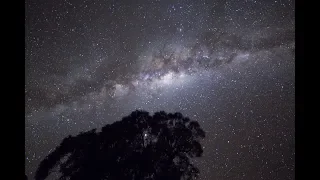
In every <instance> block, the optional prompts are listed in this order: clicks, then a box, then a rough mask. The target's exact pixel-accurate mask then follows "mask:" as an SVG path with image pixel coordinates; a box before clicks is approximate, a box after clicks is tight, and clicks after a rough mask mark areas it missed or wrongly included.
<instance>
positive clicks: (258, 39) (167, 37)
mask: <svg viewBox="0 0 320 180" xmlns="http://www.w3.org/2000/svg"><path fill="white" fill-rule="evenodd" d="M294 9H295V7H294V1H290V0H276V1H273V0H256V1H255V0H230V1H225V0H218V1H214V0H170V1H169V0H148V1H147V0H141V1H140V0H127V1H124V0H55V1H51V0H50V1H49V0H41V1H35V0H27V1H26V21H25V23H26V28H25V29H26V32H25V34H26V39H25V40H26V51H25V53H26V67H25V68H26V85H25V101H26V106H25V110H26V113H25V117H26V121H25V128H26V136H25V146H26V152H25V155H26V156H25V158H26V159H25V162H26V174H27V175H28V176H29V179H33V176H34V172H35V170H36V168H37V166H38V164H39V162H40V161H41V160H42V159H43V158H44V157H45V156H46V155H48V153H49V152H50V151H52V150H53V149H54V148H55V147H56V146H57V145H58V144H59V143H60V142H61V140H62V139H63V138H64V137H65V136H67V135H69V134H72V135H75V134H78V133H79V132H80V131H86V130H90V129H92V128H100V127H102V126H103V125H105V124H108V123H112V122H114V121H118V120H120V119H121V117H123V116H126V115H129V113H130V112H132V111H134V110H136V109H144V110H147V111H149V112H151V113H153V112H155V111H159V110H165V111H167V112H175V111H179V112H181V113H183V115H186V116H188V117H190V118H191V119H193V120H197V121H199V122H200V124H201V126H202V127H203V129H204V130H205V131H206V132H207V137H206V138H205V140H204V141H203V146H204V155H203V157H201V158H198V159H196V160H195V163H196V164H197V165H198V167H199V168H200V177H201V179H203V180H205V179H208V180H209V179H210V180H211V179H219V180H230V179H243V180H258V179H267V180H276V179H279V180H280V179H281V180H292V179H294V178H295V176H294V169H295V167H294V164H295V137H294V133H295V128H294V124H295V120H294V119H295V113H294V104H295V99H294V95H295V93H294V92H295V87H294V83H295V62H294V61H295V58H294V51H295V39H294V36H295V30H294V21H295V18H294Z"/></svg>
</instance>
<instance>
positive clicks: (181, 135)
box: [35, 111, 205, 180]
mask: <svg viewBox="0 0 320 180" xmlns="http://www.w3.org/2000/svg"><path fill="white" fill-rule="evenodd" d="M204 137H205V132H204V131H203V130H202V129H201V128H200V125H199V123H198V122H196V121H190V119H189V118H188V117H184V116H183V115H182V114H181V113H174V114H172V113H169V114H168V113H166V112H164V111H160V112H156V113H155V114H154V115H153V116H150V115H149V113H148V112H146V111H134V112H132V113H131V114H130V115H129V116H127V117H124V118H123V119H122V120H121V121H118V122H115V123H113V124H110V125H106V126H104V127H103V128H102V131H101V132H96V129H93V130H91V131H87V132H82V133H80V134H79V135H77V136H74V137H72V136H68V137H66V138H65V139H63V141H62V142H61V144H60V145H59V146H58V147H57V148H56V149H55V150H54V151H53V152H51V153H50V154H49V155H48V156H47V157H46V158H45V159H44V160H43V161H42V162H41V163H40V165H39V168H38V170H37V172H36V176H35V178H36V180H42V179H45V178H46V177H47V176H48V175H49V174H50V173H51V171H52V169H53V168H54V167H56V166H57V165H58V164H59V165H60V168H59V171H60V172H61V174H62V175H61V177H60V179H62V180H63V179H70V180H84V179H90V180H101V179H111V180H113V179H117V180H118V179H121V180H127V179H128V180H129V179H130V180H132V179H137V180H140V179H154V180H158V179H174V180H176V179H177V180H180V179H194V178H196V177H197V176H198V174H199V170H198V168H196V167H195V166H194V165H193V164H192V163H191V162H190V158H193V157H200V156H201V155H202V153H203V150H202V146H201V144H200V142H199V141H200V139H202V138H204ZM62 160H64V162H62Z"/></svg>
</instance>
